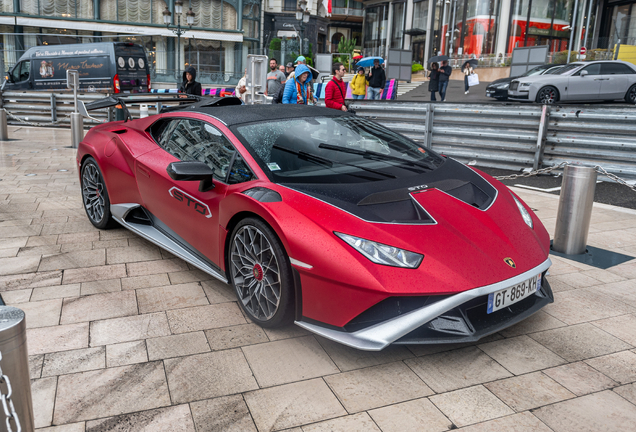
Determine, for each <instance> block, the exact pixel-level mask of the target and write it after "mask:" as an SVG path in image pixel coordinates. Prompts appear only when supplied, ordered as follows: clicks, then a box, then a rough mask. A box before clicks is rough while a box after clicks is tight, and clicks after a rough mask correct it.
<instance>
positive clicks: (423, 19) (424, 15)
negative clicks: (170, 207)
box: [411, 0, 428, 30]
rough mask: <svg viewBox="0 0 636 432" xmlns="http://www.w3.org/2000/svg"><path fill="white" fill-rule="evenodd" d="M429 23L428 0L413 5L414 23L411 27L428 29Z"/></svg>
mask: <svg viewBox="0 0 636 432" xmlns="http://www.w3.org/2000/svg"><path fill="white" fill-rule="evenodd" d="M427 25H428V0H424V1H419V2H417V3H415V4H414V5H413V25H412V26H411V28H414V29H422V30H426V28H427Z"/></svg>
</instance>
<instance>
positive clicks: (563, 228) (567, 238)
mask: <svg viewBox="0 0 636 432" xmlns="http://www.w3.org/2000/svg"><path fill="white" fill-rule="evenodd" d="M595 189H596V170H595V169H594V168H590V167H582V166H573V165H567V166H566V167H565V170H564V171H563V183H562V184H561V196H560V198H559V210H558V212H557V221H556V229H555V232H554V242H553V243H552V249H554V251H556V252H560V253H564V254H566V255H580V254H582V253H585V248H586V246H587V234H588V232H589V230H590V220H591V219H592V205H593V204H594V191H595Z"/></svg>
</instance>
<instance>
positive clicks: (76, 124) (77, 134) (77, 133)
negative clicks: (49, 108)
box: [71, 112, 84, 149]
mask: <svg viewBox="0 0 636 432" xmlns="http://www.w3.org/2000/svg"><path fill="white" fill-rule="evenodd" d="M82 139H84V117H82V115H81V114H80V113H76V112H74V113H71V144H72V147H73V148H74V149H76V148H77V147H79V143H80V142H81V141H82Z"/></svg>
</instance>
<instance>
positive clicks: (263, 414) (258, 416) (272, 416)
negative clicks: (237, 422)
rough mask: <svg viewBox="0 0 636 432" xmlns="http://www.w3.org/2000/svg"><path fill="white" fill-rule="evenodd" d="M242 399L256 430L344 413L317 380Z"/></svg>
mask: <svg viewBox="0 0 636 432" xmlns="http://www.w3.org/2000/svg"><path fill="white" fill-rule="evenodd" d="M244 397H245V402H246V403H247V406H248V407H249V409H250V412H251V414H252V418H253V419H254V423H256V426H257V428H258V430H259V431H274V430H280V429H285V428H292V427H295V426H300V425H303V424H309V423H314V422H319V421H322V420H327V419H331V418H335V417H340V416H343V415H345V414H347V412H346V411H345V410H344V408H342V405H340V403H339V402H338V400H337V399H336V397H335V396H334V395H333V393H332V392H331V390H329V387H327V385H326V384H325V383H324V381H323V380H321V379H312V380H309V381H301V382H297V383H292V384H285V385H282V386H278V387H271V388H267V389H263V390H257V391H254V392H249V393H246V394H245V395H244Z"/></svg>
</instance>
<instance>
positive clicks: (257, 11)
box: [243, 3, 261, 39]
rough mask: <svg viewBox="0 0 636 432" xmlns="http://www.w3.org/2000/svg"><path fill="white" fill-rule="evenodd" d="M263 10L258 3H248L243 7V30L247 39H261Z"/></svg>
mask: <svg viewBox="0 0 636 432" xmlns="http://www.w3.org/2000/svg"><path fill="white" fill-rule="evenodd" d="M260 22H261V8H260V5H259V4H258V3H248V4H246V5H244V6H243V29H244V30H245V33H244V36H245V37H246V38H252V39H258V38H259V37H260Z"/></svg>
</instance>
